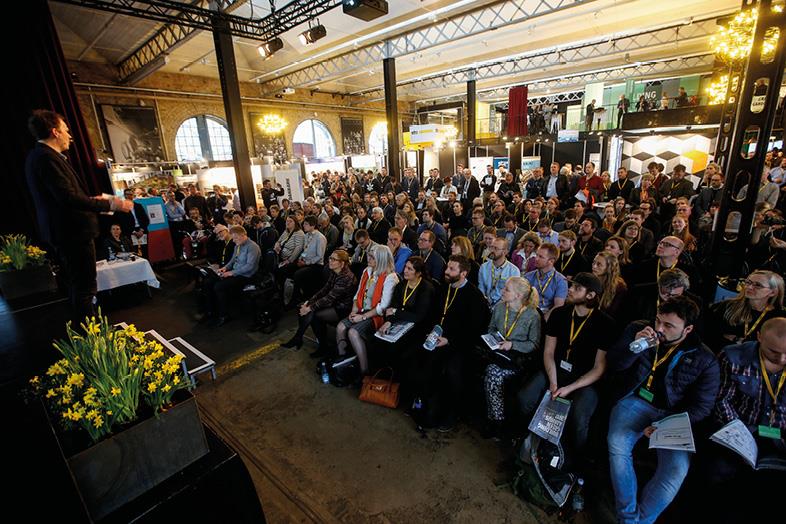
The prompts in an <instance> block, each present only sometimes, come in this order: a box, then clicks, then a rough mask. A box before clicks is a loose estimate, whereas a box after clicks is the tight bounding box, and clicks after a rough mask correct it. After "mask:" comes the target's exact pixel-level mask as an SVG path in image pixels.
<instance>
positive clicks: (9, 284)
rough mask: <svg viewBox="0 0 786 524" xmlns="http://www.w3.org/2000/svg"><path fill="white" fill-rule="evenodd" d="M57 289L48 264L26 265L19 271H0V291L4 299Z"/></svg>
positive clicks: (13, 298)
mask: <svg viewBox="0 0 786 524" xmlns="http://www.w3.org/2000/svg"><path fill="white" fill-rule="evenodd" d="M56 289H57V282H56V281H55V276H54V275H53V274H52V268H51V267H50V266H49V264H44V265H43V266H32V267H26V268H25V269H21V270H19V271H0V291H2V292H3V297H4V298H5V299H6V300H15V299H17V298H22V297H26V296H29V295H37V294H39V293H46V292H49V291H54V290H56Z"/></svg>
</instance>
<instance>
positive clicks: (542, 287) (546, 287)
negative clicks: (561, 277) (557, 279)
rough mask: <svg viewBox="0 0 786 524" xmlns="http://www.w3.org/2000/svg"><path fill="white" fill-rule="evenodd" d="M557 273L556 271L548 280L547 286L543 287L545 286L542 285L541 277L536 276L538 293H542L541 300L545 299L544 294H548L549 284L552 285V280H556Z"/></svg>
mask: <svg viewBox="0 0 786 524" xmlns="http://www.w3.org/2000/svg"><path fill="white" fill-rule="evenodd" d="M556 273H557V272H556V271H555V272H554V273H552V274H551V276H550V277H549V278H548V280H546V285H543V284H541V283H540V276H539V275H538V274H537V273H536V274H535V280H537V281H538V291H540V297H541V298H543V294H544V293H545V292H546V290H547V289H548V288H549V284H551V281H552V279H553V278H554V275H555V274H556Z"/></svg>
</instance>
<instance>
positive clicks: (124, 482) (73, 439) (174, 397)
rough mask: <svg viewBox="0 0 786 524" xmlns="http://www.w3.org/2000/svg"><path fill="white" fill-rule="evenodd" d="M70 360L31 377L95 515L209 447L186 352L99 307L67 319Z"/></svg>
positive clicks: (65, 349) (64, 346)
mask: <svg viewBox="0 0 786 524" xmlns="http://www.w3.org/2000/svg"><path fill="white" fill-rule="evenodd" d="M66 331H67V339H66V340H60V341H57V342H55V343H54V346H55V348H56V349H57V350H58V351H59V352H60V353H61V354H62V356H63V358H62V359H61V360H59V361H57V362H55V363H54V364H53V365H52V366H50V367H49V369H48V370H47V372H46V374H45V375H43V376H40V377H39V376H36V377H33V378H32V379H31V380H30V384H31V385H32V387H33V390H34V392H35V393H37V394H38V395H39V396H40V397H41V399H42V401H43V402H44V405H45V407H46V410H47V414H48V416H49V417H50V421H51V422H52V424H53V426H54V427H55V434H56V435H57V438H58V442H59V444H60V448H61V450H62V452H63V455H64V458H65V460H66V461H67V463H68V466H69V468H70V469H71V473H72V475H73V477H74V480H75V482H76V484H77V487H78V488H79V491H80V493H81V495H82V499H83V500H84V502H85V504H86V506H87V509H88V511H89V512H90V515H91V516H92V517H93V519H100V518H102V517H104V516H106V515H108V514H109V513H111V512H112V511H113V510H115V509H117V508H119V507H120V506H122V505H123V504H125V503H126V502H128V501H130V500H132V499H134V498H136V497H137V496H139V495H141V494H142V493H144V492H145V491H147V490H148V489H150V488H152V487H154V486H156V485H157V484H159V483H160V482H161V481H163V480H165V479H167V478H169V477H170V476H172V475H173V474H175V473H177V472H178V471H180V470H182V469H183V468H185V467H186V466H187V465H189V464H191V463H192V462H194V461H196V460H198V459H199V458H200V457H202V456H203V455H205V454H206V453H207V452H208V448H207V441H206V438H205V434H204V429H203V428H202V423H201V421H200V418H199V412H198V410H197V406H196V401H195V399H194V397H193V396H192V395H191V394H190V393H188V391H187V390H186V388H187V385H188V383H189V382H188V380H187V378H186V376H185V374H184V369H183V366H182V359H183V357H182V356H181V355H177V354H174V353H171V352H169V351H167V350H166V349H165V348H164V347H163V346H162V345H161V344H160V343H159V342H157V341H155V340H150V339H148V337H146V336H145V334H144V333H142V332H140V331H138V330H137V329H136V328H135V327H134V326H133V325H129V326H128V327H126V328H123V329H121V328H116V327H114V326H112V325H110V324H109V321H108V319H107V318H106V317H102V316H101V314H100V311H99V316H98V318H96V317H92V318H88V319H86V322H85V323H84V324H81V331H80V332H77V331H75V330H73V329H72V328H71V323H70V322H69V323H68V324H67V325H66Z"/></svg>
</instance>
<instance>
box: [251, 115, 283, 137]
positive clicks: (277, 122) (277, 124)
mask: <svg viewBox="0 0 786 524" xmlns="http://www.w3.org/2000/svg"><path fill="white" fill-rule="evenodd" d="M257 127H258V128H259V129H261V130H262V132H263V133H265V134H266V135H278V134H279V133H281V132H282V131H283V130H284V128H286V127H287V121H286V120H284V119H283V118H282V117H280V116H279V115H273V114H267V115H263V116H262V118H260V119H259V120H258V121H257Z"/></svg>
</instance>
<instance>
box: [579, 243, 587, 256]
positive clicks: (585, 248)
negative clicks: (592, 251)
mask: <svg viewBox="0 0 786 524" xmlns="http://www.w3.org/2000/svg"><path fill="white" fill-rule="evenodd" d="M588 244H589V241H587V242H584V245H582V246H581V254H582V255H583V254H584V251H586V250H587V245H588Z"/></svg>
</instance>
